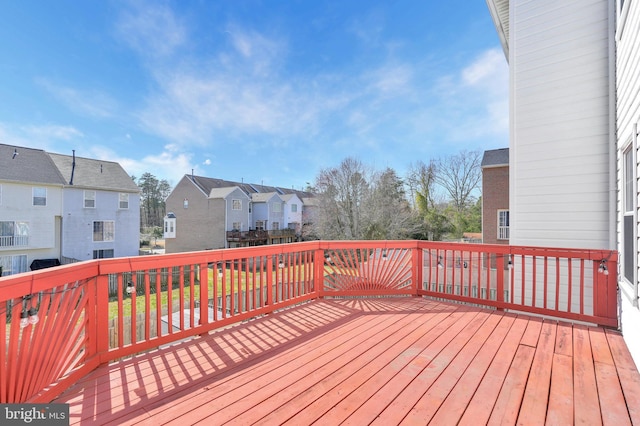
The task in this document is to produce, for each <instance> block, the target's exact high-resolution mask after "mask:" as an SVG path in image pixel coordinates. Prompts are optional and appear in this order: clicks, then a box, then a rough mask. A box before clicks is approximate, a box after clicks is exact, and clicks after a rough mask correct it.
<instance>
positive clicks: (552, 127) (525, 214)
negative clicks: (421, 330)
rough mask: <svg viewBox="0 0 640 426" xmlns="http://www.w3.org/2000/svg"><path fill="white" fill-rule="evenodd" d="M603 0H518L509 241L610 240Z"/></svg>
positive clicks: (512, 61) (593, 243)
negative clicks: (560, 0) (559, 0)
mask: <svg viewBox="0 0 640 426" xmlns="http://www.w3.org/2000/svg"><path fill="white" fill-rule="evenodd" d="M608 25H609V22H608V2H607V0H571V1H569V0H567V1H562V2H558V1H555V0H538V1H535V2H534V1H531V0H513V1H512V2H511V15H510V49H509V66H510V73H511V77H510V85H511V88H510V89H511V90H510V94H511V108H510V111H511V126H510V127H511V138H510V140H511V145H510V150H509V154H510V159H509V162H510V164H511V165H512V167H511V170H510V188H511V196H510V207H509V210H510V225H511V226H510V228H511V229H510V232H511V244H515V245H536V246H551V247H577V248H587V247H588V248H609V247H608V246H609V192H608V191H609V162H608V158H609V154H608V140H609V101H608V97H609V95H608V93H609V74H608Z"/></svg>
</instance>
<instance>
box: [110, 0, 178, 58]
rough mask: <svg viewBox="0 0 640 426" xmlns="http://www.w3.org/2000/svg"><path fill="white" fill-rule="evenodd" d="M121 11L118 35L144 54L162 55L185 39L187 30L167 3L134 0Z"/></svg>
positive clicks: (173, 50)
mask: <svg viewBox="0 0 640 426" xmlns="http://www.w3.org/2000/svg"><path fill="white" fill-rule="evenodd" d="M131 6H132V7H131V8H130V9H128V10H125V11H123V13H122V15H121V16H120V19H119V21H118V23H117V25H116V30H117V34H118V36H119V37H120V38H121V39H122V40H124V41H125V42H126V43H127V44H128V45H129V46H130V47H131V48H133V49H134V50H135V51H137V52H138V53H140V54H141V55H143V56H144V57H151V58H162V57H167V56H170V55H171V54H173V53H174V52H175V51H176V49H178V48H179V47H181V46H182V45H184V44H185V43H186V40H187V30H186V27H185V24H184V23H183V22H181V21H180V20H179V19H178V18H177V17H176V16H175V15H174V13H173V11H172V10H171V9H170V8H169V7H168V6H166V5H159V4H157V3H155V2H145V1H137V2H133V3H131Z"/></svg>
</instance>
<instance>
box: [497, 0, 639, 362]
mask: <svg viewBox="0 0 640 426" xmlns="http://www.w3.org/2000/svg"><path fill="white" fill-rule="evenodd" d="M487 4H488V7H489V10H490V12H491V15H492V17H493V19H494V23H495V26H496V29H497V31H498V34H499V36H500V40H501V42H502V46H503V49H504V52H505V56H506V58H507V61H508V63H509V70H510V76H509V88H510V142H509V165H510V171H509V200H510V201H509V211H510V242H511V244H514V245H529V246H547V247H572V248H592V249H600V248H601V249H610V250H617V251H618V252H619V253H620V266H621V268H620V271H619V288H620V290H621V296H622V304H621V312H622V313H621V324H622V332H623V335H624V337H625V340H626V341H627V344H628V345H629V348H630V350H631V352H632V354H633V356H634V359H635V361H636V364H637V365H640V344H639V340H640V339H637V333H638V332H639V331H640V315H639V314H638V308H637V306H638V303H637V301H638V295H637V289H638V256H639V252H638V246H639V244H638V242H639V241H638V231H637V230H638V206H639V205H640V203H639V199H638V190H637V176H638V164H639V163H638V155H637V133H638V132H637V127H638V120H640V95H639V93H640V81H639V79H638V77H637V76H638V75H640V67H639V58H640V57H639V53H638V52H639V50H640V40H639V38H638V28H639V25H640V4H639V2H638V1H630V0H626V1H624V0H588V1H585V0H564V1H555V0H536V1H530V0H487Z"/></svg>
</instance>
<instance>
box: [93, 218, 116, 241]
mask: <svg viewBox="0 0 640 426" xmlns="http://www.w3.org/2000/svg"><path fill="white" fill-rule="evenodd" d="M115 234H116V223H115V221H113V220H96V221H94V222H93V241H113V240H114V239H115Z"/></svg>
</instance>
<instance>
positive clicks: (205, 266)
mask: <svg viewBox="0 0 640 426" xmlns="http://www.w3.org/2000/svg"><path fill="white" fill-rule="evenodd" d="M355 296H415V297H419V296H427V297H435V298H442V299H446V300H452V301H458V302H462V303H471V304H477V305H482V306H486V307H492V308H494V309H508V310H514V311H523V312H529V313H534V314H542V315H550V316H554V317H557V318H562V319H567V320H576V321H585V322H589V323H594V324H598V325H603V326H608V327H617V325H618V319H617V253H615V252H612V251H606V250H571V249H547V248H537V247H514V246H501V245H500V246H499V245H495V246H493V245H481V244H464V243H434V242H427V241H330V242H329V241H315V242H304V243H293V244H280V245H271V246H259V247H248V248H237V249H226V250H211V251H202V252H192V253H178V254H166V255H156V256H141V257H131V258H118V259H100V260H94V261H87V262H80V263H76V264H71V265H64V266H60V267H56V268H51V269H45V270H40V271H36V272H33V273H24V274H19V275H14V276H10V277H3V278H2V279H0V326H1V327H4V329H5V333H3V334H2V336H1V337H0V403H12V402H25V401H29V402H49V401H51V400H52V399H53V398H54V397H55V396H56V395H58V394H60V393H61V392H62V391H64V390H65V389H66V388H68V387H69V386H70V385H71V384H73V383H74V382H76V381H77V380H78V379H79V378H81V377H82V376H84V375H85V374H87V373H88V372H89V371H91V370H93V369H94V368H96V367H97V366H98V365H100V364H102V363H107V362H110V361H113V360H115V359H119V358H121V357H124V356H128V355H131V354H134V353H138V352H142V351H146V350H150V349H154V348H157V347H160V346H162V345H167V344H171V343H173V342H176V341H179V340H182V339H186V338H190V337H193V336H197V335H202V334H205V333H207V332H209V331H211V330H214V329H216V328H220V327H224V326H228V325H231V324H233V323H236V322H239V321H243V320H248V319H250V318H254V317H257V316H260V315H265V314H269V313H271V312H274V311H275V310H278V309H282V308H286V307H288V306H291V305H294V304H298V303H302V302H305V301H308V300H311V299H315V298H321V297H355Z"/></svg>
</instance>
